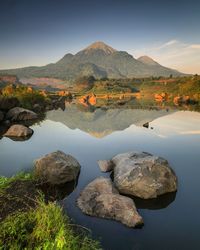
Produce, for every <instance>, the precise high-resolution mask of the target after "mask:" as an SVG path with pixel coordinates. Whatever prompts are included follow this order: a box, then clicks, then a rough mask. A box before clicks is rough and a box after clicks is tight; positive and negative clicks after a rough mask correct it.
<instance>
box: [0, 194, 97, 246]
mask: <svg viewBox="0 0 200 250" xmlns="http://www.w3.org/2000/svg"><path fill="white" fill-rule="evenodd" d="M37 202H38V206H37V208H36V209H31V210H29V211H28V212H20V213H19V212H18V213H16V214H14V215H11V216H8V217H7V218H6V219H5V220H4V221H3V222H2V223H1V225H0V246H2V247H0V249H5V250H7V249H10V250H12V249H13V250H14V249H15V250H18V249H19V250H20V249H48V250H54V249H58V250H59V249H63V250H65V249H66V250H68V249H70V250H78V249H80V250H89V249H91V250H96V249H100V246H99V243H98V242H97V241H94V240H92V239H91V238H90V237H89V236H88V235H86V234H85V233H84V234H83V233H82V235H77V234H76V233H75V232H74V230H73V229H72V226H71V225H70V221H69V218H68V217H67V216H66V215H65V214H64V213H63V211H62V208H61V207H60V206H58V205H56V203H53V202H49V203H48V204H45V202H44V201H43V199H41V198H40V199H39V200H38V201H37Z"/></svg>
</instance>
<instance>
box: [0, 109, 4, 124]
mask: <svg viewBox="0 0 200 250" xmlns="http://www.w3.org/2000/svg"><path fill="white" fill-rule="evenodd" d="M3 119H4V113H3V112H2V111H1V110H0V122H1V121H3Z"/></svg>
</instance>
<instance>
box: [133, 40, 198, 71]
mask: <svg viewBox="0 0 200 250" xmlns="http://www.w3.org/2000/svg"><path fill="white" fill-rule="evenodd" d="M199 49H200V44H189V43H184V42H181V41H178V40H175V39H172V40H170V41H167V42H165V43H163V44H157V45H154V46H152V47H150V48H144V49H140V50H137V51H134V54H135V56H136V57H139V56H142V55H148V56H150V57H152V58H153V59H154V60H156V61H158V62H159V63H160V64H162V65H164V66H166V67H170V68H174V69H177V70H179V71H182V72H185V73H191V74H195V73H198V74H200V52H199Z"/></svg>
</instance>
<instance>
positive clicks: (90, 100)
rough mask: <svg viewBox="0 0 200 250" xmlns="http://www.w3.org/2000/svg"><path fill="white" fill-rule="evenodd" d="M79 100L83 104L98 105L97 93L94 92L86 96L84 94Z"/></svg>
mask: <svg viewBox="0 0 200 250" xmlns="http://www.w3.org/2000/svg"><path fill="white" fill-rule="evenodd" d="M79 102H80V103H81V104H83V105H91V106H94V105H96V102H97V99H96V95H95V94H93V93H92V94H89V95H86V96H82V97H81V98H80V99H79Z"/></svg>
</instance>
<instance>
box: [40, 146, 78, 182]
mask: <svg viewBox="0 0 200 250" xmlns="http://www.w3.org/2000/svg"><path fill="white" fill-rule="evenodd" d="M79 171H80V164H79V163H78V161H77V160H76V159H75V158H74V157H73V156H71V155H67V154H65V153H63V152H61V151H56V152H53V153H50V154H47V155H45V156H43V157H41V158H39V159H37V160H36V161H35V174H36V176H37V177H38V178H39V179H41V180H42V181H44V182H47V183H50V184H52V185H60V184H62V183H66V182H70V181H73V180H76V178H77V176H78V174H79Z"/></svg>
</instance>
